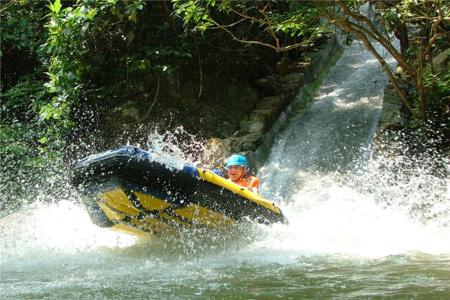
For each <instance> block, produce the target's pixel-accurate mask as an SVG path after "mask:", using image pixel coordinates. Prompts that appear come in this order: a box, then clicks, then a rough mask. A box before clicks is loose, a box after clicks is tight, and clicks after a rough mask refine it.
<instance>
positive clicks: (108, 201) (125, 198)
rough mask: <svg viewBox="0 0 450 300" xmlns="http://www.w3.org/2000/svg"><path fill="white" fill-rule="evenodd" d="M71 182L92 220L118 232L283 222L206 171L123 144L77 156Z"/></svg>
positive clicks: (268, 205)
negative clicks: (174, 164)
mask: <svg viewBox="0 0 450 300" xmlns="http://www.w3.org/2000/svg"><path fill="white" fill-rule="evenodd" d="M72 184H73V185H74V186H75V187H76V188H77V190H78V191H79V192H80V194H81V195H82V199H83V203H84V204H85V206H86V208H87V210H88V212H89V215H90V216H91V219H92V220H93V222H94V223H95V224H96V225H98V226H101V227H111V228H113V229H117V230H120V231H123V232H128V233H133V234H138V235H139V234H142V233H163V232H164V233H165V232H173V231H176V230H178V229H180V228H198V227H202V228H211V229H214V228H222V227H225V226H228V225H233V224H236V223H237V222H239V221H242V220H253V221H256V222H260V223H267V224H269V223H275V222H285V218H284V216H283V214H282V212H281V210H280V209H279V208H278V207H277V206H276V205H275V203H273V202H271V201H269V200H267V199H265V198H264V197H262V196H261V195H259V194H256V193H253V192H251V191H250V190H248V189H245V188H243V187H241V186H239V185H236V184H234V183H232V182H230V181H228V180H226V179H225V178H223V177H221V176H219V175H217V174H215V173H213V172H212V171H210V170H206V169H202V168H195V167H193V166H185V168H183V169H182V170H180V169H176V168H172V167H169V166H167V165H165V164H163V163H160V162H158V161H156V160H154V159H153V157H152V155H151V154H150V153H149V152H147V151H144V150H141V149H139V148H137V147H133V146H123V147H120V148H117V149H113V150H109V151H106V152H103V153H100V154H97V155H94V156H90V157H87V158H85V159H82V160H80V161H77V162H76V163H75V164H74V166H73V174H72Z"/></svg>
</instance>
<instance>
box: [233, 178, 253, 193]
mask: <svg viewBox="0 0 450 300" xmlns="http://www.w3.org/2000/svg"><path fill="white" fill-rule="evenodd" d="M234 183H236V184H239V185H240V186H242V187H245V188H248V189H249V190H252V191H253V189H254V188H256V190H258V188H259V179H258V177H255V176H250V175H248V176H245V177H243V178H241V179H239V180H238V181H236V182H234Z"/></svg>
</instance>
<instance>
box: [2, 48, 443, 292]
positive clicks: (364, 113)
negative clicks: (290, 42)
mask: <svg viewBox="0 0 450 300" xmlns="http://www.w3.org/2000/svg"><path fill="white" fill-rule="evenodd" d="M351 49H353V50H350V52H349V51H348V50H346V52H345V53H346V54H345V53H344V56H343V61H341V62H340V63H339V62H338V64H337V68H336V69H335V70H334V71H333V70H331V71H330V76H329V77H328V79H326V81H325V83H324V84H323V85H322V87H321V89H320V90H319V92H318V96H317V99H316V100H317V101H315V104H313V106H312V108H311V110H309V111H306V112H304V113H303V115H302V117H301V118H299V119H296V120H295V119H294V120H293V121H292V124H293V125H292V126H290V127H289V128H287V129H286V131H285V132H284V133H282V134H280V137H279V140H278V142H277V143H276V144H275V145H274V148H273V149H272V154H271V157H270V158H269V160H268V162H267V163H266V165H265V166H264V167H263V168H262V169H261V170H260V172H259V176H260V177H261V179H262V182H263V185H262V193H263V194H264V195H265V196H267V197H268V198H270V199H273V200H275V201H277V202H278V203H279V205H280V206H281V207H282V209H283V211H284V213H285V214H286V216H287V218H288V220H289V224H288V225H281V224H275V225H272V226H264V225H256V224H252V225H249V224H247V225H248V226H244V227H243V228H236V230H235V231H233V232H227V233H220V234H210V233H204V232H202V233H182V234H181V236H179V237H177V238H172V237H165V238H151V239H149V240H145V241H143V240H137V239H136V238H135V237H133V236H129V235H126V234H123V233H118V232H113V231H110V230H108V229H102V228H98V227H96V226H95V225H93V224H92V223H91V221H90V219H89V216H88V214H87V212H86V211H85V210H84V208H83V207H82V205H81V204H80V201H79V200H78V198H77V195H76V193H75V192H74V191H72V189H71V187H70V186H68V184H67V182H66V179H62V178H60V177H55V178H52V179H51V180H53V181H56V182H58V184H56V185H52V186H53V188H52V190H51V193H50V191H45V190H42V191H41V192H40V193H39V194H40V196H39V198H38V200H39V201H36V202H34V203H32V204H31V205H28V206H27V207H24V208H23V209H22V210H20V211H18V212H15V213H13V214H10V215H9V216H7V217H4V218H2V219H1V220H0V232H1V236H2V240H1V244H0V268H1V269H0V296H2V297H3V298H5V299H9V298H12V299H17V298H18V299H27V298H30V299H35V298H50V299H61V298H74V299H75V298H76V299H78V298H98V299H105V298H106V299H110V298H112V299H124V298H129V299H131V298H133V299H135V298H151V299H161V298H170V299H172V298H175V299H178V298H182V299H193V298H194V299H195V298H219V299H220V298H229V297H231V298H246V299H247V298H251V299H255V298H265V299H274V298H293V299H299V298H325V299H327V298H337V299H361V298H371V297H375V298H395V299H398V298H401V299H403V298H407V299H409V298H418V299H448V295H450V267H449V266H450V204H449V202H450V200H449V199H450V195H449V179H448V175H445V176H437V175H436V174H433V172H431V169H430V168H428V167H427V165H428V163H424V162H425V161H428V162H429V161H430V160H433V159H437V160H441V164H442V165H445V166H447V167H448V166H449V162H448V158H439V157H434V158H432V157H428V158H427V159H426V160H425V161H416V162H413V161H407V160H405V158H404V157H402V156H401V155H400V156H395V155H389V156H386V157H383V156H382V155H380V156H378V157H373V158H371V157H370V154H371V151H370V141H371V135H373V128H374V125H375V124H376V121H377V119H378V117H379V114H380V98H379V97H380V96H379V93H380V89H382V87H383V85H384V83H383V80H381V79H379V78H378V77H376V76H375V74H376V72H377V71H376V68H377V66H376V64H375V63H373V62H372V61H371V60H370V55H368V54H364V55H363V57H362V58H358V54H357V53H359V52H361V50H360V49H359V48H358V47H357V46H355V47H353V48H351ZM352 51H353V52H352ZM355 51H356V52H355ZM358 51H359V52H358ZM358 59H362V60H363V61H364V60H365V61H367V63H364V64H363V66H365V67H361V66H359V67H358V64H361V63H360V62H358ZM346 60H347V61H346ZM352 61H354V62H353V64H352ZM340 65H341V66H343V68H344V69H346V71H344V70H342V69H339V66H340ZM352 66H353V67H352ZM371 66H373V68H375V69H373V68H372V67H371ZM358 70H361V73H357V72H358ZM345 72H350V74H352V76H354V77H355V79H354V80H353V81H352V80H350V82H347V81H346V82H344V83H342V82H339V81H340V80H343V79H345V77H346V76H345V74H346V73H345ZM378 72H379V71H378ZM362 76H365V77H362ZM349 78H350V79H351V78H353V77H351V76H349ZM349 78H347V79H349ZM355 80H356V81H355ZM352 82H353V83H352ZM362 82H364V83H365V85H362V84H360V83H362ZM355 83H357V84H358V88H357V89H356V88H354V87H355ZM336 86H338V87H339V89H337V88H336ZM368 91H373V93H374V94H370V93H369V96H367V95H365V96H364V95H363V94H364V93H365V92H368ZM377 93H378V94H377ZM349 95H351V96H352V97H353V98H352V97H347V96H349ZM346 99H349V100H346ZM330 110H331V111H333V112H334V113H333V114H332V115H333V116H335V117H336V118H338V119H331V118H330V117H329V116H328V115H322V114H321V112H326V111H330ZM317 116H319V119H317V118H316V117H317ZM320 116H322V117H320ZM333 126H335V127H333ZM336 126H337V127H336ZM296 134H297V135H296ZM168 137H169V139H168ZM188 140H189V139H188ZM192 141H194V142H195V138H193V137H191V140H190V142H192ZM188 142H189V141H188ZM147 147H148V148H150V149H152V151H154V152H155V154H157V155H158V157H159V158H160V159H163V160H164V161H165V162H167V163H169V164H170V165H172V166H174V167H179V166H180V165H181V164H182V163H183V162H184V161H190V162H194V160H195V158H194V157H185V156H184V153H185V151H183V150H182V147H180V146H179V145H178V144H177V143H176V142H175V141H173V140H171V139H170V134H166V135H165V136H159V135H157V134H152V135H151V136H150V137H149V143H148V144H147ZM196 147H197V148H198V147H200V148H201V146H199V145H196ZM49 178H50V177H49ZM30 187H32V188H36V187H34V186H33V184H32V183H30ZM37 188H39V187H37ZM55 195H59V196H55ZM2 197H7V195H3V196H2ZM49 197H50V198H51V199H48V198H49ZM44 200H45V201H44Z"/></svg>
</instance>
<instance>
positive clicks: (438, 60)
mask: <svg viewBox="0 0 450 300" xmlns="http://www.w3.org/2000/svg"><path fill="white" fill-rule="evenodd" d="M433 67H434V70H435V71H436V72H441V71H445V70H448V69H450V48H449V49H447V50H445V51H443V52H441V53H439V54H438V55H437V56H436V57H435V58H433Z"/></svg>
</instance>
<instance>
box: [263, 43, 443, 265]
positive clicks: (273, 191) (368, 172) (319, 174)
mask: <svg viewBox="0 0 450 300" xmlns="http://www.w3.org/2000/svg"><path fill="white" fill-rule="evenodd" d="M379 51H381V49H379ZM387 61H389V62H390V63H392V62H393V60H392V59H389V58H387ZM386 84H387V80H386V78H385V75H384V73H383V72H382V70H381V68H380V66H379V64H378V62H377V61H376V60H374V59H373V56H372V55H371V54H370V53H368V52H367V51H365V50H363V49H362V46H361V45H360V44H359V43H356V42H354V43H353V45H352V46H351V47H349V48H346V49H345V51H344V54H343V56H342V57H341V58H340V60H339V61H338V62H337V63H336V65H335V66H334V67H332V68H331V69H330V72H329V74H328V75H327V77H326V78H325V79H324V82H323V83H322V85H321V86H320V88H319V90H318V91H317V93H316V94H315V97H314V101H313V103H312V105H311V106H310V107H309V108H308V109H306V110H304V111H303V112H301V113H300V114H298V115H296V116H293V117H292V118H291V122H290V124H289V126H288V127H287V128H286V129H285V130H284V131H283V132H281V133H280V134H279V136H278V139H277V141H276V142H275V144H274V146H273V148H272V150H271V154H270V157H269V159H268V161H267V162H266V164H265V166H264V167H263V168H261V170H260V171H259V173H258V175H259V177H260V178H261V181H262V182H263V184H262V188H261V191H262V194H263V195H264V196H266V197H267V198H269V199H274V200H275V201H277V202H279V203H280V206H281V208H282V209H283V211H284V212H285V214H286V216H287V218H288V220H289V225H288V226H282V225H277V226H273V227H271V228H270V229H268V230H267V231H266V234H267V238H266V239H262V240H259V241H258V242H257V243H255V244H254V247H256V248H259V247H262V248H269V249H272V250H273V249H276V250H277V251H288V252H290V251H293V252H299V253H304V254H306V255H309V254H324V255H327V254H340V255H354V256H355V255H356V256H362V257H383V256H388V255H396V254H407V253H410V252H424V253H429V254H446V255H448V254H450V197H449V190H450V184H449V178H448V172H447V173H446V172H443V173H442V174H434V173H436V172H434V171H433V166H436V165H439V164H440V165H447V166H449V161H448V158H447V159H446V158H442V157H439V155H434V156H432V155H430V156H428V157H422V158H418V159H416V160H414V159H412V158H411V157H408V156H407V155H404V156H403V155H401V154H399V153H402V151H403V150H405V151H406V149H403V148H402V147H404V146H402V145H401V144H400V145H399V149H398V151H396V152H397V154H387V155H386V156H383V155H379V156H377V157H374V156H373V155H372V154H373V153H372V150H371V147H372V141H373V137H374V134H375V130H376V127H377V123H378V119H379V116H380V114H381V106H382V100H383V89H384V87H385V85H386ZM394 152H395V151H394ZM434 162H435V163H434ZM447 169H448V167H447Z"/></svg>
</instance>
